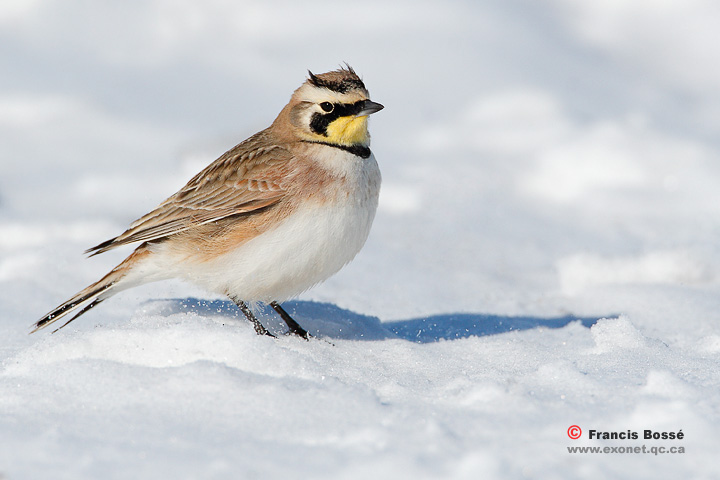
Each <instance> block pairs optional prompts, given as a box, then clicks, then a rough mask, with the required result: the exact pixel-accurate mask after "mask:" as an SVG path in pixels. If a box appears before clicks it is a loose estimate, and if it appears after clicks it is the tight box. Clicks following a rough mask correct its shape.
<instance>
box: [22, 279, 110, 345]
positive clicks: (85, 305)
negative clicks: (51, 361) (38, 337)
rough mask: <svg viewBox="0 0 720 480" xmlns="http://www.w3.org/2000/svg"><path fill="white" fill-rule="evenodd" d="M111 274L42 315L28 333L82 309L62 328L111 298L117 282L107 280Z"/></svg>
mask: <svg viewBox="0 0 720 480" xmlns="http://www.w3.org/2000/svg"><path fill="white" fill-rule="evenodd" d="M113 273H114V272H110V273H109V274H108V275H106V276H105V277H103V279H102V280H100V281H99V282H96V283H94V284H92V285H90V286H89V287H87V288H86V289H84V290H82V291H81V292H79V293H78V294H76V295H75V296H74V297H72V298H71V299H69V300H68V301H66V302H65V303H63V304H62V305H60V306H59V307H57V308H55V309H53V310H52V311H50V312H49V313H47V314H46V315H44V316H43V317H42V318H41V319H40V320H38V321H37V322H35V324H34V325H33V326H34V327H35V328H34V329H33V330H32V331H31V332H30V333H35V332H37V331H38V330H42V329H43V328H45V327H47V326H48V325H51V324H53V323H55V322H57V321H58V320H60V319H61V318H63V317H65V316H67V315H69V314H71V313H73V312H75V311H76V310H77V309H78V308H80V307H82V309H81V310H80V311H79V312H78V313H77V314H76V315H75V316H73V317H72V318H71V319H70V320H68V321H67V322H65V324H64V325H62V327H64V326H65V325H67V324H68V323H70V322H72V321H73V320H75V319H76V318H78V317H79V316H80V315H82V314H83V313H85V312H87V311H88V310H90V309H91V308H92V307H94V306H96V305H97V304H98V303H100V302H102V301H103V300H105V299H106V298H108V297H110V296H112V295H113V294H114V293H115V292H111V291H112V288H113V286H114V285H115V284H116V282H117V280H115V281H113V280H110V279H108V277H109V276H110V275H112V274H113ZM101 296H102V298H100V297H101ZM62 327H60V328H62ZM60 328H58V329H56V330H54V331H53V333H55V332H56V331H58V330H60Z"/></svg>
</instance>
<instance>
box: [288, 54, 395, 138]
mask: <svg viewBox="0 0 720 480" xmlns="http://www.w3.org/2000/svg"><path fill="white" fill-rule="evenodd" d="M308 73H309V78H308V79H307V80H306V81H305V83H303V84H302V85H301V86H300V88H298V89H297V90H295V93H293V96H292V98H291V100H290V103H289V104H288V106H287V107H286V108H285V111H286V113H287V114H288V116H289V121H290V124H291V125H292V128H293V131H294V133H295V135H297V136H299V137H300V138H301V139H302V140H307V141H313V142H321V143H329V144H333V145H340V146H347V147H350V146H365V147H366V146H368V145H369V144H370V134H369V133H368V128H367V121H368V115H370V114H372V113H375V112H377V111H379V110H382V109H383V106H382V105H380V104H379V103H376V102H373V101H371V100H370V94H369V93H368V91H367V89H366V88H365V84H364V83H363V81H362V80H361V79H360V77H358V75H357V74H356V73H355V71H354V70H353V69H352V68H350V66H348V65H346V66H345V67H344V68H340V69H339V70H334V71H332V72H327V73H322V74H319V75H315V74H313V73H312V72H308Z"/></svg>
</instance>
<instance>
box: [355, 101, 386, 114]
mask: <svg viewBox="0 0 720 480" xmlns="http://www.w3.org/2000/svg"><path fill="white" fill-rule="evenodd" d="M383 108H385V106H384V105H381V104H379V103H377V102H373V101H371V100H365V103H364V104H363V109H362V110H360V112H359V113H358V114H356V115H355V116H356V117H364V116H366V115H370V114H371V113H375V112H379V111H380V110H382V109H383Z"/></svg>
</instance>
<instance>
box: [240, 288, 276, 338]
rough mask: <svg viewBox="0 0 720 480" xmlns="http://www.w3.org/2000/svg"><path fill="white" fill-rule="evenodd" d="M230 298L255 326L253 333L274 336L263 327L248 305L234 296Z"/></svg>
mask: <svg viewBox="0 0 720 480" xmlns="http://www.w3.org/2000/svg"><path fill="white" fill-rule="evenodd" d="M230 300H232V301H233V302H235V305H237V306H238V307H240V310H242V312H243V313H244V314H245V316H246V317H247V319H248V320H250V321H251V322H252V324H253V326H254V327H255V333H257V334H258V335H267V336H269V337H273V338H275V335H273V334H272V333H270V332H268V331H267V328H265V327H263V324H262V323H260V320H258V319H257V317H256V316H255V315H254V314H253V313H252V310H250V307H248V305H247V303H245V302H243V301H242V300H238V299H237V298H234V297H230Z"/></svg>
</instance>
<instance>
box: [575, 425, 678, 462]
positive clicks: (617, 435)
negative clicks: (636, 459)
mask: <svg viewBox="0 0 720 480" xmlns="http://www.w3.org/2000/svg"><path fill="white" fill-rule="evenodd" d="M567 434H568V437H570V438H571V439H573V440H577V439H579V438H580V437H581V436H582V429H581V428H580V427H578V426H577V425H572V426H571V427H570V428H568V430H567ZM639 438H640V434H639V433H638V432H635V431H632V430H627V431H624V432H603V431H600V430H589V431H588V439H590V440H638V439H639ZM642 438H643V439H644V440H671V441H681V440H683V439H684V438H685V434H684V433H683V431H682V430H679V431H677V432H654V431H652V430H643V432H642ZM567 450H568V453H602V454H612V453H622V454H624V453H631V454H633V453H634V454H651V455H662V454H666V453H670V454H673V453H685V447H684V446H682V445H678V446H675V445H673V446H669V447H668V446H664V445H660V446H647V445H635V446H617V447H611V446H606V447H588V446H582V447H580V446H573V447H567Z"/></svg>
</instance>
